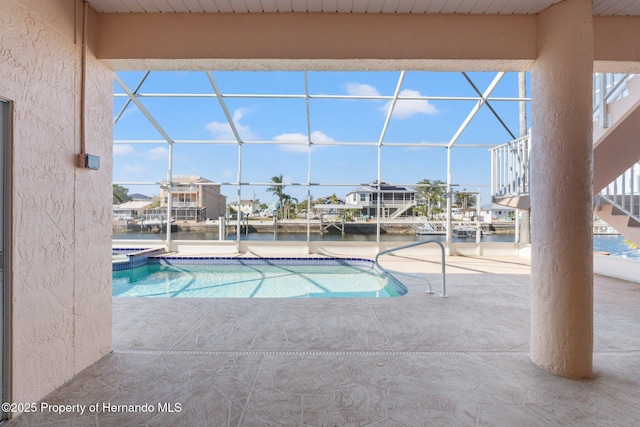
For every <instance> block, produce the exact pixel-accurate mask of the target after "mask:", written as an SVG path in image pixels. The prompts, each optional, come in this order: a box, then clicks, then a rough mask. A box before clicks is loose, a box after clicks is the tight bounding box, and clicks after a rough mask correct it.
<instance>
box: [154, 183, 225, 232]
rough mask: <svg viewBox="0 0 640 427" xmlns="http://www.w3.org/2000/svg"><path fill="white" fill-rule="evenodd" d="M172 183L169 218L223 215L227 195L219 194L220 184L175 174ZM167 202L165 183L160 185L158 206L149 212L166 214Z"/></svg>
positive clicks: (194, 219) (199, 217)
mask: <svg viewBox="0 0 640 427" xmlns="http://www.w3.org/2000/svg"><path fill="white" fill-rule="evenodd" d="M173 183H174V185H173V187H172V189H171V195H172V197H171V218H173V219H175V220H176V221H205V220H206V219H207V218H218V217H220V216H224V214H225V209H226V206H227V196H224V195H222V194H220V184H214V183H213V182H212V181H209V180H208V179H206V178H202V177H200V176H197V175H177V176H174V177H173ZM163 184H166V181H164V182H163ZM168 203H169V193H168V191H167V187H166V185H162V186H161V187H160V207H159V208H158V209H154V210H153V211H152V212H150V214H155V215H162V214H166V212H167V206H168Z"/></svg>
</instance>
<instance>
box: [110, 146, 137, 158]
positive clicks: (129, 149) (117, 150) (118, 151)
mask: <svg viewBox="0 0 640 427" xmlns="http://www.w3.org/2000/svg"><path fill="white" fill-rule="evenodd" d="M134 151H135V150H134V148H133V145H131V144H114V145H113V155H114V156H124V155H126V154H131V153H133V152H134Z"/></svg>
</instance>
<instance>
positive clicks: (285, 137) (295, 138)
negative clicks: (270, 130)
mask: <svg viewBox="0 0 640 427" xmlns="http://www.w3.org/2000/svg"><path fill="white" fill-rule="evenodd" d="M273 140H274V141H279V142H299V143H301V144H306V143H307V135H304V134H301V133H281V134H280V135H276V136H275V137H274V138H273Z"/></svg>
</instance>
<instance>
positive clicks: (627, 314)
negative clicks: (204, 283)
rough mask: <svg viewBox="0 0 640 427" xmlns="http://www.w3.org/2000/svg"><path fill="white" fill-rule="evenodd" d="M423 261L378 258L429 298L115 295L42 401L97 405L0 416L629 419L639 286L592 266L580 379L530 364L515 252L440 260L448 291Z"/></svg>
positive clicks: (445, 421) (525, 281) (525, 280)
mask: <svg viewBox="0 0 640 427" xmlns="http://www.w3.org/2000/svg"><path fill="white" fill-rule="evenodd" d="M426 261H427V262H426V263H425V262H417V261H415V259H409V258H406V257H401V256H387V257H386V258H385V259H384V261H383V265H385V266H386V267H388V268H392V269H395V270H402V271H414V272H415V271H420V272H426V273H427V275H428V276H429V277H430V279H431V281H432V284H433V285H434V290H435V291H436V293H435V294H434V295H428V294H426V293H425V290H426V287H425V285H424V283H420V281H418V280H417V279H415V278H408V277H403V282H404V283H405V284H406V285H407V287H408V289H409V292H408V294H407V295H405V296H403V297H398V298H388V299H188V298H184V299H179V298H176V299H151V298H149V299H142V298H141V299H133V298H114V300H113V319H114V324H113V348H114V351H113V352H112V353H111V354H109V355H107V356H105V357H104V358H103V359H101V360H100V361H98V362H97V363H95V364H94V365H92V366H91V367H89V368H88V369H86V370H85V371H83V372H82V373H81V374H79V375H77V376H76V377H75V378H73V379H72V380H71V381H70V382H69V383H67V384H65V385H64V386H62V387H61V388H59V389H58V390H56V391H55V392H54V393H52V394H51V395H49V396H48V397H47V398H45V399H44V400H43V402H46V403H47V404H50V405H54V404H69V405H74V404H83V405H92V404H98V407H97V408H95V409H96V410H95V411H93V412H91V411H89V409H90V407H89V406H87V408H86V409H85V412H84V414H79V413H78V412H77V410H76V411H75V412H71V413H65V414H61V415H57V414H55V413H50V412H49V413H48V412H45V411H42V410H38V411H37V412H35V413H29V414H23V415H21V416H19V417H18V418H16V419H14V420H12V421H10V422H9V423H7V425H8V426H11V427H14V426H102V427H104V426H261V425H273V426H275V425H278V426H366V425H370V426H521V425H522V426H524V425H526V426H631V425H640V392H639V390H640V334H639V333H638V327H639V326H640V284H638V283H631V282H625V281H621V280H617V279H610V278H606V277H603V276H596V277H595V302H594V306H595V320H594V329H595V337H594V338H595V354H594V371H595V374H594V377H593V378H592V379H590V380H579V381H578V380H569V379H565V378H561V377H558V376H555V375H552V374H549V373H547V372H545V371H543V370H541V369H539V368H537V367H536V366H535V365H533V364H532V363H531V362H530V361H529V359H528V353H527V352H528V348H529V347H528V340H529V323H530V320H529V314H530V313H529V291H530V290H529V279H530V276H529V269H530V267H529V263H528V261H527V260H524V259H521V258H516V257H501V258H485V257H483V258H474V257H449V258H447V284H448V286H447V290H448V294H449V298H440V297H439V296H438V293H439V292H440V288H439V286H440V279H439V275H438V274H437V272H438V269H439V266H438V263H437V258H436V257H433V258H426ZM144 404H148V405H149V406H147V407H146V408H147V410H148V409H149V408H152V409H153V411H147V412H142V411H141V409H142V408H143V406H142V407H139V408H130V409H138V411H137V412H127V411H126V409H127V408H123V407H115V406H110V405H144ZM39 409H40V407H39ZM169 409H171V410H173V411H174V412H170V411H169Z"/></svg>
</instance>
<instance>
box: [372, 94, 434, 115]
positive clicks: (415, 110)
mask: <svg viewBox="0 0 640 427" xmlns="http://www.w3.org/2000/svg"><path fill="white" fill-rule="evenodd" d="M399 96H400V97H419V96H422V95H421V94H420V92H418V91H417V90H411V89H404V90H402V91H400V94H399ZM389 108H391V101H389V102H387V103H386V104H385V105H384V107H382V108H381V109H382V111H384V113H385V114H387V113H388V112H389ZM437 113H438V109H437V108H436V107H435V106H434V105H433V104H431V103H429V101H428V100H426V99H424V100H419V99H416V100H408V99H405V100H403V99H399V100H398V101H397V102H396V106H395V108H394V109H393V118H395V119H408V118H409V117H411V116H413V115H414V114H427V115H429V114H437Z"/></svg>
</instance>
